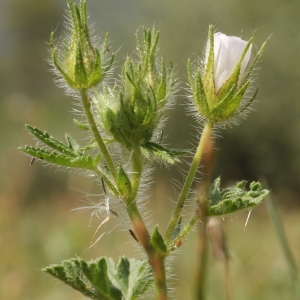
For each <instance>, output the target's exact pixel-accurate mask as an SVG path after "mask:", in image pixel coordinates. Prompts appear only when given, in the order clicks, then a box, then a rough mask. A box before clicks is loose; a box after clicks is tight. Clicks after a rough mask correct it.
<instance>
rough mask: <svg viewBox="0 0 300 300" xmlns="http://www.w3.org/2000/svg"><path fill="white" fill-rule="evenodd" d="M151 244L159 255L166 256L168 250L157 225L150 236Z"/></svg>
mask: <svg viewBox="0 0 300 300" xmlns="http://www.w3.org/2000/svg"><path fill="white" fill-rule="evenodd" d="M151 244H152V246H153V248H154V249H155V250H156V251H157V252H158V253H159V254H160V255H161V256H166V254H167V252H168V250H167V246H166V244H165V241H164V239H163V238H162V236H161V234H160V233H159V231H158V227H157V226H156V227H155V229H154V232H153V234H152V236H151Z"/></svg>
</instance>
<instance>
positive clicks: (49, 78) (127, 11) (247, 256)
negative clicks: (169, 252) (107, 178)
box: [0, 0, 300, 300]
mask: <svg viewBox="0 0 300 300" xmlns="http://www.w3.org/2000/svg"><path fill="white" fill-rule="evenodd" d="M87 2H88V7H89V11H90V14H91V19H90V20H91V22H92V23H95V28H96V32H97V33H100V34H102V36H103V35H104V34H105V33H106V32H109V34H110V38H111V40H112V43H111V45H110V47H111V49H113V51H117V66H120V65H121V64H122V63H123V62H124V59H125V57H126V55H127V54H131V53H132V52H133V51H134V49H135V37H134V34H135V32H136V30H137V29H138V28H140V27H141V25H145V26H150V27H152V26H153V24H155V26H156V27H157V28H159V29H160V31H161V47H160V48H161V54H162V55H163V56H164V58H165V59H166V60H167V61H168V60H170V61H173V62H174V63H175V65H176V71H177V76H178V78H179V82H182V84H181V85H180V86H181V87H182V88H185V87H186V84H185V82H186V71H185V66H186V61H187V59H188V58H189V57H190V56H192V57H193V58H196V57H198V56H201V55H202V51H203V48H204V45H205V39H206V36H207V29H208V25H209V24H214V25H215V26H216V27H217V28H218V29H219V30H220V31H222V32H224V33H226V34H228V35H238V36H241V37H243V38H244V39H248V38H249V37H251V36H252V35H253V34H254V36H255V43H256V45H257V47H259V46H260V45H261V44H262V43H263V42H264V41H265V40H266V39H267V38H269V37H270V39H269V41H268V44H267V48H266V50H265V53H264V55H263V58H262V62H261V63H260V64H259V67H260V69H259V70H258V71H257V74H259V76H258V78H257V80H256V84H257V86H259V94H258V97H257V99H258V100H259V101H258V102H256V103H255V104H254V106H253V107H254V109H255V110H256V112H252V113H251V114H250V115H249V117H248V118H247V120H246V121H243V122H242V123H241V125H240V126H238V127H233V128H230V129H227V130H221V131H220V133H221V135H222V138H219V139H218V140H217V148H218V149H219V150H218V151H217V159H218V161H217V163H216V169H215V175H216V176H219V175H220V174H222V180H223V182H224V183H228V182H232V181H236V180H240V179H247V180H257V179H259V178H260V177H262V176H263V177H265V178H266V180H267V181H268V183H269V185H270V188H271V189H272V192H273V195H274V198H276V200H277V204H278V207H279V209H280V215H281V218H282V220H283V223H284V227H285V231H286V233H287V238H288V241H289V243H290V245H291V249H292V252H293V255H294V256H295V258H296V260H297V262H298V263H299V258H300V255H299V249H300V218H299V212H300V210H299V208H300V196H299V192H300V185H299V182H300V155H299V153H300V139H299V135H300V118H299V116H300V96H299V94H298V93H299V83H300V51H299V49H300V34H299V28H300V19H299V13H300V1H299V0H288V1H279V0H273V1H270V0H264V1H261V0H253V1H238V0H212V1H208V0H206V1H196V0H185V1H183V0H178V1H174V0H173V1H172V0H161V1H158V0H151V1H150V0H146V1H134V0H123V1H122V0H110V1H108V0H102V1H96V0H88V1H87ZM65 9H66V1H63V0H43V1H40V0H1V10H0V96H1V102H0V106H1V109H0V128H1V129H2V132H1V140H0V149H1V151H0V172H1V173H0V205H1V206H0V207H1V209H0V259H1V263H0V299H5V300H17V299H22V300H23V299H26V300H27V299H28V300H29V299H30V300H32V299H39V300H50V299H51V300H52V299H58V300H59V299H65V300H66V299H82V298H80V297H81V296H80V295H79V294H77V293H76V292H73V291H71V290H70V289H68V288H67V287H65V286H63V285H62V284H58V283H57V282H56V281H55V280H53V279H52V278H50V277H49V276H48V275H45V274H43V273H42V272H41V271H40V269H41V268H42V267H44V266H46V265H49V264H51V263H58V262H60V261H61V260H64V259H68V258H70V257H74V256H76V255H78V256H81V257H83V258H86V259H92V258H96V257H98V256H101V255H110V256H112V257H113V258H115V259H117V258H118V256H120V255H122V254H127V255H130V256H134V255H136V253H137V252H136V248H135V247H134V246H133V245H132V243H133V242H132V241H131V237H130V236H129V234H128V232H127V231H126V230H124V228H122V225H118V222H117V221H115V220H111V221H110V222H108V223H107V224H105V226H104V227H103V229H101V230H103V231H105V232H110V231H111V230H112V229H113V228H114V229H113V231H112V233H110V234H107V235H105V236H104V237H103V238H102V239H101V240H100V242H99V243H98V244H97V245H96V246H95V247H93V248H92V249H88V247H89V244H90V241H91V239H92V237H93V234H94V232H95V229H96V228H97V226H98V225H99V222H100V221H99V220H96V219H95V220H92V222H91V223H90V215H89V214H90V212H82V213H79V212H78V211H72V209H74V208H77V207H79V206H82V205H84V204H83V203H82V202H81V200H82V199H83V196H84V195H85V194H89V193H95V194H97V193H100V192H101V188H100V187H98V186H96V185H95V184H93V183H92V182H91V181H89V180H87V179H85V178H84V177H82V176H80V175H78V174H68V173H64V172H61V171H59V170H57V169H56V168H45V167H44V166H43V165H41V164H40V163H38V162H37V163H34V164H33V165H32V166H31V167H30V166H29V163H30V158H28V157H26V156H24V155H22V153H20V152H19V151H18V150H17V147H18V146H20V145H24V144H25V143H27V144H34V143H35V142H34V141H33V140H32V139H31V137H30V136H29V135H28V134H27V133H26V132H25V130H24V124H25V123H29V124H32V125H36V126H37V127H39V128H41V129H45V130H47V131H48V132H50V133H51V134H53V135H54V136H56V137H58V138H63V136H64V133H65V132H69V133H70V134H71V135H74V136H79V133H78V131H77V130H76V129H75V128H74V126H73V124H72V118H73V116H72V114H71V113H70V111H71V110H72V109H73V108H74V103H73V101H72V99H71V98H70V97H67V96H65V95H64V92H63V91H62V90H61V89H59V88H58V87H56V86H55V85H54V84H53V75H52V74H51V72H48V70H49V69H50V67H49V65H48V63H47V61H46V60H47V58H48V57H49V53H48V52H49V45H48V44H47V42H48V40H49V35H50V32H51V31H52V30H54V29H56V28H57V30H56V36H59V34H60V32H61V30H62V29H63V22H64V15H65ZM117 70H118V68H117ZM185 99H186V98H185V91H184V90H183V89H181V90H180V92H179V93H178V96H177V101H176V103H177V104H176V107H175V109H174V110H172V111H170V113H169V120H168V123H167V127H166V135H167V136H168V137H167V143H169V144H171V145H173V146H174V147H180V148H187V147H188V148H190V147H191V145H192V144H193V145H194V143H192V141H195V133H196V131H195V127H194V125H195V124H194V123H193V121H192V120H191V119H190V118H188V117H186V116H184V114H185V112H184V110H185V106H184V105H183V104H184V103H186V100H185ZM182 168H183V169H186V166H184V165H183V166H182ZM158 170H159V172H156V173H155V183H154V184H153V187H152V188H151V194H150V195H149V201H148V203H147V206H146V207H147V209H149V210H151V211H152V215H153V218H154V223H155V222H157V221H158V220H159V219H164V218H165V216H166V214H168V213H169V212H170V205H171V204H172V201H171V200H170V198H175V195H176V192H175V191H174V188H173V183H172V182H171V180H170V176H175V178H177V179H179V180H180V179H181V175H180V174H181V172H178V171H177V172H176V171H175V169H174V168H171V169H165V168H162V169H161V168H160V167H159V166H158ZM175 190H176V189H175ZM95 199H97V197H96V196H95ZM246 217H247V212H243V213H240V214H238V215H234V216H229V217H227V218H226V220H225V221H226V222H227V227H228V236H229V245H230V251H231V254H232V255H231V256H232V262H231V267H232V280H233V282H234V283H233V288H234V289H233V290H234V291H233V294H234V299H272V300H276V299H293V298H292V297H293V296H292V295H293V294H292V288H291V282H290V280H289V273H288V268H287V265H286V263H285V260H284V257H283V255H282V252H281V249H280V246H279V244H278V241H277V240H276V235H275V231H274V228H273V227H272V224H271V221H270V219H269V217H268V214H267V211H266V208H265V205H261V206H260V207H259V208H257V209H256V210H254V211H253V212H252V215H251V218H250V221H249V223H248V225H247V227H246V229H244V224H245V220H246ZM165 222H166V221H165V220H163V222H162V223H163V224H165ZM89 224H90V226H89ZM115 227H116V228H115ZM162 227H163V225H162ZM196 236H197V232H196V231H195V232H194V233H193V234H192V235H191V237H190V239H189V240H187V241H185V242H184V244H183V246H182V251H181V253H180V254H179V256H178V258H177V259H176V260H173V261H172V263H171V264H172V266H173V268H174V269H175V271H176V274H178V273H179V275H176V280H174V283H173V286H174V287H177V288H178V291H177V292H176V293H174V295H173V296H172V297H173V298H174V299H191V290H190V287H191V284H192V278H193V274H194V272H195V270H194V269H193V266H194V261H193V257H194V256H195V239H196ZM222 272H223V271H222V264H221V263H220V262H215V261H212V264H211V266H210V271H209V286H208V295H209V297H208V299H224V297H225V296H224V283H223V279H222V278H223V277H222V276H223V275H222ZM216 287H217V288H216Z"/></svg>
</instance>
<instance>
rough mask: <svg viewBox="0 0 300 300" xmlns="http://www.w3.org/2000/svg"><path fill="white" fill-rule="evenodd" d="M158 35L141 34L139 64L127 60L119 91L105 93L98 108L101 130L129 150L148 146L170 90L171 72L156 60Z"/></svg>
mask: <svg viewBox="0 0 300 300" xmlns="http://www.w3.org/2000/svg"><path fill="white" fill-rule="evenodd" d="M158 38H159V34H158V32H156V31H154V30H152V31H150V30H144V41H143V42H144V43H143V44H142V45H140V43H139V40H138V50H139V61H138V62H135V61H133V60H132V59H130V58H128V59H127V60H126V62H125V64H124V66H123V70H122V77H121V83H122V87H121V89H120V90H119V89H117V88H115V89H113V90H112V89H110V90H109V89H104V91H103V93H102V94H100V95H98V99H97V106H98V111H99V115H100V119H101V121H102V123H103V127H104V128H105V129H106V130H107V131H108V132H109V134H110V135H112V136H113V137H114V139H115V140H116V141H118V142H119V143H121V144H123V145H124V146H126V147H127V148H129V149H132V148H135V147H139V146H143V145H145V143H147V142H149V141H150V140H151V139H152V137H153V134H154V132H155V129H157V127H158V125H159V123H160V120H161V117H162V112H163V109H164V107H165V104H166V102H167V100H168V99H169V98H170V96H171V94H172V89H173V69H172V67H171V68H170V69H167V68H166V66H165V64H164V63H163V61H162V60H161V59H157V44H158Z"/></svg>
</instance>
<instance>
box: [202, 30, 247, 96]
mask: <svg viewBox="0 0 300 300" xmlns="http://www.w3.org/2000/svg"><path fill="white" fill-rule="evenodd" d="M246 45H247V42H246V41H244V40H242V39H241V38H239V37H236V36H227V35H225V34H223V33H221V32H216V33H215V34H214V64H215V69H214V79H215V89H216V91H218V90H219V89H220V88H221V87H222V85H223V84H224V83H225V82H226V80H227V79H228V78H229V77H230V75H231V74H232V72H233V71H234V70H235V68H236V65H237V63H238V62H239V60H240V59H241V56H242V54H243V52H244V50H245V47H246ZM209 48H210V43H209V41H208V43H207V46H206V56H205V63H207V60H208V54H209ZM251 48H252V47H251V45H250V47H249V50H248V51H247V53H246V55H245V57H244V60H243V62H242V64H241V70H240V77H239V82H240V81H241V79H242V78H243V76H244V72H245V69H246V67H247V65H248V63H249V60H250V56H251Z"/></svg>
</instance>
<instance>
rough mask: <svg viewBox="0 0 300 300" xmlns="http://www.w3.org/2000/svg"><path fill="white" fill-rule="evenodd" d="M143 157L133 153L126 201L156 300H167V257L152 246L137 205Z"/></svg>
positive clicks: (138, 152)
mask: <svg viewBox="0 0 300 300" xmlns="http://www.w3.org/2000/svg"><path fill="white" fill-rule="evenodd" d="M141 155H142V154H141V152H140V150H139V149H135V150H134V151H133V153H132V160H133V162H132V164H133V169H132V178H131V195H130V197H129V198H128V199H126V209H127V213H128V215H129V217H130V220H131V222H132V224H133V227H134V229H135V232H136V235H137V238H138V241H139V242H140V243H141V245H142V246H143V248H144V250H145V251H146V253H147V256H148V258H149V264H150V265H151V268H152V271H153V277H154V283H155V288H156V299H157V300H167V299H168V296H167V284H166V270H165V257H162V256H160V255H159V253H157V251H156V250H155V249H154V247H153V246H152V244H151V241H150V234H149V231H148V229H147V227H146V225H145V222H144V220H143V218H142V216H141V214H140V212H139V209H138V207H137V203H136V197H137V193H138V189H139V186H140V180H141V175H142V171H143V165H142V161H141Z"/></svg>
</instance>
